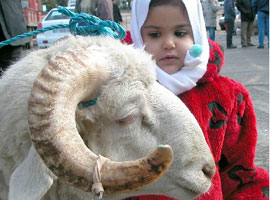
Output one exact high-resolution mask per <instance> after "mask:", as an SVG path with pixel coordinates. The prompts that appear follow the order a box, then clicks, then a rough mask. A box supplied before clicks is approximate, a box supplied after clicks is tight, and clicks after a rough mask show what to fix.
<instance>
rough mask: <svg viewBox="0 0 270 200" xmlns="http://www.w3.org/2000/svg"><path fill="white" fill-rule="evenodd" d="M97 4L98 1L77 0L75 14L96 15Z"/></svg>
mask: <svg viewBox="0 0 270 200" xmlns="http://www.w3.org/2000/svg"><path fill="white" fill-rule="evenodd" d="M97 3H98V0H77V1H76V4H75V12H76V13H87V14H90V15H96V8H97Z"/></svg>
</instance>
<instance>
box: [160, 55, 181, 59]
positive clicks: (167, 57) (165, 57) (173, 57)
mask: <svg viewBox="0 0 270 200" xmlns="http://www.w3.org/2000/svg"><path fill="white" fill-rule="evenodd" d="M173 59H178V57H177V56H173V55H167V56H164V57H162V58H161V59H160V60H173Z"/></svg>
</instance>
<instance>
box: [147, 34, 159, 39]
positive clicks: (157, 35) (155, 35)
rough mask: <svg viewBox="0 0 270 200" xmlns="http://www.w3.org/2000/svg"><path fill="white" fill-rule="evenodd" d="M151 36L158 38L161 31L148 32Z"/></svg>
mask: <svg viewBox="0 0 270 200" xmlns="http://www.w3.org/2000/svg"><path fill="white" fill-rule="evenodd" d="M148 35H149V36H150V37H151V38H157V37H159V36H160V33H149V34H148Z"/></svg>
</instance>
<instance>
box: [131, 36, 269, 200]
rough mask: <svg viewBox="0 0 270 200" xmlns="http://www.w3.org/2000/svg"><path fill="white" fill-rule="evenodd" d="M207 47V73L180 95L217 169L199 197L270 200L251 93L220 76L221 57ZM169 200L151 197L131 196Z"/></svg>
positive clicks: (217, 49)
mask: <svg viewBox="0 0 270 200" xmlns="http://www.w3.org/2000/svg"><path fill="white" fill-rule="evenodd" d="M209 44H210V58H209V62H208V65H207V72H206V73H205V74H204V76H203V77H202V78H201V79H200V80H199V81H198V83H197V86H196V87H194V88H193V89H191V90H189V91H187V92H185V93H183V94H181V95H179V98H180V99H181V100H182V101H183V102H184V103H185V104H186V106H187V107H188V108H189V110H190V111H191V112H192V113H193V115H194V116H195V118H196V119H197V121H198V123H199V124H200V127H201V128H202V131H203V133H204V136H205V138H206V141H207V143H208V145H209V147H210V149H211V151H212V154H213V157H214V160H215V163H216V166H217V170H216V174H215V176H214V178H213V180H212V187H211V188H210V190H209V192H207V193H206V194H204V195H202V196H200V197H199V198H198V199H199V200H222V199H227V200H242V199H243V200H264V199H265V200H266V199H269V198H268V196H269V192H268V191H269V190H268V189H269V173H268V172H267V171H266V170H264V169H262V168H258V167H256V166H255V164H254V159H255V149H256V142H257V128H256V117H255V112H254V108H253V104H252V101H251V98H250V95H249V92H248V91H247V90H246V89H245V88H244V86H243V85H241V84H240V83H238V82H236V81H234V80H231V79H229V78H227V77H223V76H221V75H219V71H220V69H221V67H222V66H223V64H224V55H223V52H222V50H221V49H220V47H219V44H218V43H215V42H213V41H209ZM169 199H172V198H169V197H165V196H153V195H151V196H150V195H144V196H140V197H132V198H131V200H169Z"/></svg>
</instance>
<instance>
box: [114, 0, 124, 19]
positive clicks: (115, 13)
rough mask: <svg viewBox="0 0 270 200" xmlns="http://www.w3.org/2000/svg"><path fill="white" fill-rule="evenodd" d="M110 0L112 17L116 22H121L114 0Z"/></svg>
mask: <svg viewBox="0 0 270 200" xmlns="http://www.w3.org/2000/svg"><path fill="white" fill-rule="evenodd" d="M112 2H113V19H114V21H115V22H116V23H118V24H120V23H121V22H123V19H122V15H121V12H120V9H119V7H118V5H117V4H116V2H115V1H114V0H112Z"/></svg>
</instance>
